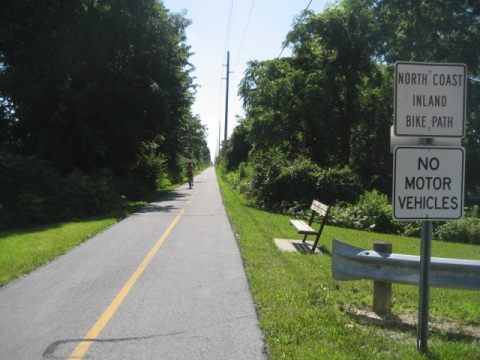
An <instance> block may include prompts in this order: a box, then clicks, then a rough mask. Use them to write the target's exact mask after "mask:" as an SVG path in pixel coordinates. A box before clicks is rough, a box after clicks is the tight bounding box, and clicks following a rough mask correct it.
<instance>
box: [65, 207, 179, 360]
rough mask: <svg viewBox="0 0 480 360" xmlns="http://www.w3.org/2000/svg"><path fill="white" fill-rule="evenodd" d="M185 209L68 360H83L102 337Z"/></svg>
mask: <svg viewBox="0 0 480 360" xmlns="http://www.w3.org/2000/svg"><path fill="white" fill-rule="evenodd" d="M184 211H185V209H182V210H181V212H180V214H179V215H177V216H176V217H175V219H174V220H173V221H172V223H171V224H170V226H169V227H168V229H167V230H166V231H165V232H164V233H163V235H162V237H161V238H160V239H159V240H158V241H157V243H156V244H155V245H154V246H153V248H152V249H151V250H150V252H149V253H148V255H147V256H146V257H145V259H143V261H142V262H141V264H140V265H139V266H138V268H137V270H135V272H134V273H133V275H132V276H131V277H130V279H128V281H127V282H126V283H125V285H123V288H122V289H121V290H120V292H119V293H118V294H117V296H115V299H113V301H112V302H111V303H110V305H109V306H108V307H107V309H106V310H105V311H104V312H103V314H102V315H101V316H100V318H99V319H98V320H97V322H96V323H95V325H93V326H92V328H91V329H90V330H89V331H88V333H87V335H85V337H84V338H83V340H82V341H81V342H80V344H78V346H77V347H76V349H75V350H74V351H73V352H72V354H71V355H70V357H69V358H68V360H73V359H81V358H83V356H84V355H85V354H86V353H87V351H88V349H89V348H90V346H91V345H92V343H93V341H94V340H95V339H96V338H97V337H98V336H99V335H100V333H101V332H102V330H103V329H104V328H105V326H106V325H107V323H108V322H109V321H110V319H111V318H112V316H113V314H115V312H116V311H117V309H118V308H119V307H120V305H121V304H122V302H123V300H124V299H125V297H126V296H127V295H128V293H129V292H130V290H131V289H132V287H133V285H135V283H136V282H137V280H138V278H139V277H140V275H142V273H143V271H144V270H145V268H146V267H147V265H148V264H149V263H150V261H151V260H152V258H153V257H154V256H155V254H156V253H157V251H158V249H159V248H160V246H162V244H163V242H164V241H165V239H166V238H167V236H168V235H169V234H170V232H171V231H172V229H173V228H174V227H175V225H176V224H177V223H178V221H179V220H180V218H181V217H182V214H183V212H184Z"/></svg>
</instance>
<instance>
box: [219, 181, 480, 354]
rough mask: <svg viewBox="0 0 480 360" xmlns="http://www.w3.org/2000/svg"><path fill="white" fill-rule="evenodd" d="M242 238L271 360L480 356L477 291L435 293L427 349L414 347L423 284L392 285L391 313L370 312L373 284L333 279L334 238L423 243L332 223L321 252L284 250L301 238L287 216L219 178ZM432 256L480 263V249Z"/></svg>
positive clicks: (406, 250) (452, 249)
mask: <svg viewBox="0 0 480 360" xmlns="http://www.w3.org/2000/svg"><path fill="white" fill-rule="evenodd" d="M219 181H220V184H221V188H222V194H223V197H224V203H225V206H226V208H227V212H228V214H229V217H230V219H231V221H232V224H233V227H234V229H235V232H236V234H237V236H238V241H239V246H240V249H241V252H242V256H243V258H244V262H245V266H246V269H247V274H248V278H249V282H250V286H251V289H252V293H253V297H254V301H255V304H256V307H257V311H258V314H259V318H260V326H261V328H262V330H263V333H264V336H265V339H266V342H267V347H268V352H269V355H270V359H302V360H303V359H324V358H325V359H375V358H376V359H453V358H455V359H480V348H479V344H478V339H479V334H480V300H479V294H478V292H475V291H465V290H451V289H437V288H431V290H430V320H429V328H430V333H429V342H428V352H427V353H426V354H422V353H419V352H418V351H417V349H416V338H417V311H418V310H417V309H418V299H419V294H418V287H415V286H408V285H399V284H394V285H393V290H392V292H393V297H392V302H393V308H392V315H391V316H389V317H384V318H380V317H378V316H376V315H375V314H374V313H373V312H372V311H371V310H372V302H373V282H372V281H366V280H361V281H347V282H340V281H335V280H333V278H332V275H331V256H330V255H329V252H330V251H331V241H332V239H333V238H337V239H339V240H341V241H344V242H347V243H349V244H352V245H355V246H358V247H362V248H365V249H373V243H374V242H376V241H389V242H392V244H393V252H395V253H403V254H412V255H418V254H419V253H420V239H418V238H407V237H400V236H391V235H382V234H375V233H367V232H361V231H352V230H346V229H341V228H335V227H332V226H327V227H326V228H325V229H324V233H323V235H322V239H321V243H322V244H323V245H324V248H325V250H326V252H325V254H323V255H312V254H300V253H284V252H281V251H280V250H278V249H277V247H276V246H275V244H274V241H273V239H274V238H286V239H299V235H298V234H297V233H296V231H295V229H294V228H293V227H291V226H290V225H289V221H288V220H289V219H290V218H289V217H287V216H283V215H278V214H271V213H268V212H265V211H260V210H258V209H255V208H253V207H251V206H249V204H248V202H247V201H246V200H245V199H244V198H243V197H242V196H241V195H240V194H238V193H236V192H234V191H232V190H231V189H230V188H229V187H228V186H227V184H226V183H225V182H224V181H222V179H221V177H220V176H219ZM432 256H438V257H450V258H469V259H475V260H480V247H478V246H472V245H464V244H452V243H442V242H436V241H434V242H433V243H432Z"/></svg>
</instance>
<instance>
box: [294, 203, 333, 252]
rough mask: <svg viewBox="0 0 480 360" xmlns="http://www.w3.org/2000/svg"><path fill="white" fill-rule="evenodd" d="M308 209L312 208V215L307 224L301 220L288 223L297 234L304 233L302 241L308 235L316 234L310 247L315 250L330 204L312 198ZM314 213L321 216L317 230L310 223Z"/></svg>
mask: <svg viewBox="0 0 480 360" xmlns="http://www.w3.org/2000/svg"><path fill="white" fill-rule="evenodd" d="M310 210H312V215H311V216H310V220H309V221H308V224H307V223H306V222H305V221H303V220H290V225H292V226H294V227H295V228H296V229H297V231H298V233H299V234H303V235H305V236H304V237H303V242H305V241H306V240H307V236H308V235H316V238H315V242H314V243H313V247H312V252H315V249H316V248H317V244H318V240H320V236H321V235H322V231H323V227H324V226H325V224H326V223H327V219H328V212H329V211H330V206H328V205H325V204H322V203H321V202H320V201H317V200H313V202H312V205H311V206H310ZM316 214H318V215H319V216H323V219H322V222H321V223H320V229H319V230H318V231H316V230H315V229H313V228H312V223H313V220H314V218H315V215H316Z"/></svg>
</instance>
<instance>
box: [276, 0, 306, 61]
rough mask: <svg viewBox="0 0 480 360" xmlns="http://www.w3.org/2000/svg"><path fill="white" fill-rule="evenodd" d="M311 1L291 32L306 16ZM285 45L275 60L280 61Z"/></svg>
mask: <svg viewBox="0 0 480 360" xmlns="http://www.w3.org/2000/svg"><path fill="white" fill-rule="evenodd" d="M312 1H313V0H310V2H309V3H308V5H307V7H306V8H305V10H303V13H302V16H300V19H298V21H297V23H296V24H295V26H294V27H293V31H295V30H296V29H297V26H298V24H300V23H301V22H302V20H303V18H304V17H305V15H306V14H307V11H308V8H309V7H310V4H311V3H312ZM286 46H287V45H286V44H284V45H283V47H282V51H280V54H278V57H277V59H280V56H282V53H283V50H285V47H286Z"/></svg>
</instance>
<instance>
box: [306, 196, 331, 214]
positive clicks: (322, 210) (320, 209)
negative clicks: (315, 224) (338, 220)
mask: <svg viewBox="0 0 480 360" xmlns="http://www.w3.org/2000/svg"><path fill="white" fill-rule="evenodd" d="M328 208H329V206H328V205H325V204H322V203H321V202H320V201H317V200H313V202H312V206H310V210H313V211H315V212H317V213H319V214H320V215H322V216H325V214H326V213H327V211H328Z"/></svg>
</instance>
